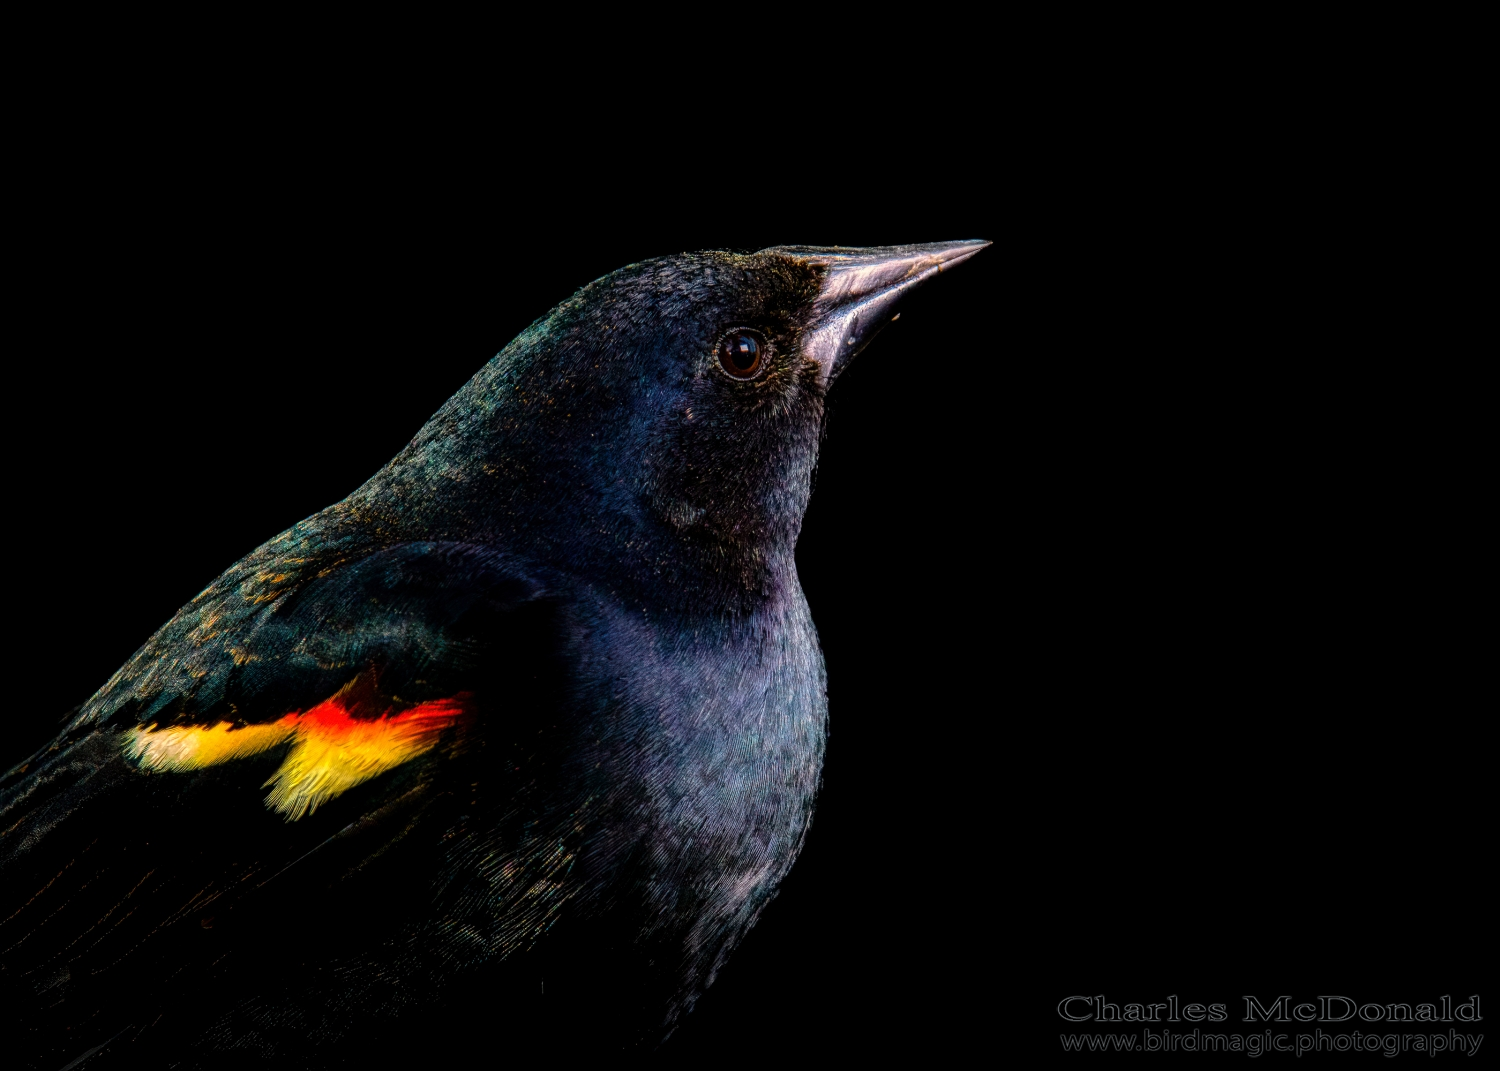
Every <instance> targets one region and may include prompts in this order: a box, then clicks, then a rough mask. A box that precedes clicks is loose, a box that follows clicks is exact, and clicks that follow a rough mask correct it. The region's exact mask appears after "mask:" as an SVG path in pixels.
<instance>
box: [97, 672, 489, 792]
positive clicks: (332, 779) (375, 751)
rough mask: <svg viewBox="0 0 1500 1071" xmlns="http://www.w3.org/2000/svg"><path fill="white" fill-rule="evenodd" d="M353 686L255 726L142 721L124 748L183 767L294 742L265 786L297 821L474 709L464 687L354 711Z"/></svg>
mask: <svg viewBox="0 0 1500 1071" xmlns="http://www.w3.org/2000/svg"><path fill="white" fill-rule="evenodd" d="M357 679H358V678H356V680H357ZM350 683H351V685H352V684H353V683H354V682H350ZM349 691H350V688H349V687H348V686H346V687H345V688H342V689H340V690H339V691H338V692H336V693H335V694H334V695H332V696H330V697H329V698H328V699H325V700H324V701H323V702H321V703H319V704H318V705H316V706H314V707H312V708H311V709H309V710H305V711H300V712H294V713H291V714H287V715H286V716H285V717H283V718H281V719H279V720H277V721H273V722H267V723H262V724H258V725H241V726H235V725H233V724H231V723H229V722H227V721H221V722H218V723H217V724H213V725H174V726H167V727H164V728H163V727H158V726H156V725H149V726H140V727H138V728H136V729H133V730H131V731H130V732H129V733H127V734H126V735H125V750H126V754H127V755H128V756H129V757H130V758H132V759H134V760H135V761H136V762H137V763H138V764H139V765H140V766H141V768H142V769H145V770H162V771H166V770H176V771H185V770H197V769H202V768H204V767H207V766H214V765H217V764H219V763H222V762H231V761H233V760H235V759H243V758H248V757H250V756H252V755H258V754H260V753H261V752H264V751H268V750H270V749H271V748H274V747H277V746H279V745H282V744H288V743H289V744H290V745H291V746H290V748H289V749H288V751H287V754H286V757H285V759H284V760H283V761H282V763H281V765H280V766H278V767H277V768H276V772H275V773H273V774H272V775H271V777H270V779H269V780H268V781H266V783H265V785H263V786H262V787H264V788H269V789H270V790H271V792H270V794H269V795H268V796H267V797H266V806H268V807H270V808H271V809H272V810H275V811H277V812H279V813H280V814H283V815H285V816H286V818H287V820H288V821H295V820H296V819H298V818H301V817H302V816H303V815H306V814H309V813H311V812H312V811H314V810H316V809H317V808H318V807H319V806H320V805H321V804H323V803H326V802H327V801H329V800H331V799H333V798H334V797H335V796H337V795H339V794H340V793H342V792H345V791H347V790H348V789H351V788H353V787H354V786H355V785H358V784H361V783H362V782H365V781H368V780H370V778H372V777H376V776H378V775H379V774H382V773H385V772H386V771H387V770H391V769H394V768H395V767H397V766H400V765H401V764H402V763H405V762H410V761H411V760H412V759H415V758H417V757H419V756H421V755H424V754H426V753H427V752H429V751H431V750H432V749H433V748H434V747H436V746H437V743H438V739H439V738H440V737H441V735H442V733H443V731H444V730H445V729H447V728H449V727H450V726H452V725H455V724H456V723H458V722H459V721H461V720H462V719H463V718H464V717H465V716H466V715H467V714H468V713H469V711H470V704H469V698H470V697H469V695H468V694H467V693H462V692H461V693H459V694H457V695H454V696H452V697H450V698H448V699H437V700H432V701H430V702H426V703H421V704H418V705H417V706H413V707H408V708H407V709H405V710H401V711H399V712H397V711H395V710H394V709H391V710H387V711H385V712H383V713H381V714H380V715H379V716H377V717H373V718H371V717H356V716H355V713H354V711H353V710H351V708H350V705H349V704H348V702H347V700H346V698H345V697H346V696H347V694H348V693H349Z"/></svg>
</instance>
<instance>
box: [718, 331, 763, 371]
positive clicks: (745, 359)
mask: <svg viewBox="0 0 1500 1071" xmlns="http://www.w3.org/2000/svg"><path fill="white" fill-rule="evenodd" d="M760 351H761V343H760V340H759V339H758V338H756V337H755V336H754V335H752V334H750V333H749V332H746V331H736V332H733V333H732V334H730V335H728V336H726V337H725V339H724V341H723V343H722V344H721V345H720V347H719V360H720V362H721V363H722V364H723V365H724V370H725V371H726V372H728V373H729V374H730V375H732V376H739V377H746V378H748V377H749V376H753V375H754V374H755V373H756V372H757V371H758V370H759V369H760V358H761V352H760Z"/></svg>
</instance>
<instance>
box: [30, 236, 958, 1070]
mask: <svg viewBox="0 0 1500 1071" xmlns="http://www.w3.org/2000/svg"><path fill="white" fill-rule="evenodd" d="M985 244H986V243H983V242H950V243H942V244H937V245H926V246H899V247H888V248H879V249H812V248H801V247H778V248H775V249H768V250H764V251H762V252H760V253H755V254H751V255H734V254H727V253H700V254H692V255H683V256H678V257H669V258H665V259H661V260H654V261H647V262H645V263H641V264H636V265H632V266H630V267H627V268H624V269H621V270H620V271H617V272H615V273H613V274H611V275H608V276H606V277H605V278H603V279H600V280H599V281H597V282H595V283H593V284H591V285H590V286H587V287H585V288H584V289H583V290H581V291H579V293H578V294H576V295H575V296H574V297H573V298H571V299H569V300H568V301H566V302H564V303H563V304H561V305H559V306H558V307H557V308H556V309H554V310H553V311H552V313H551V314H550V315H549V316H548V317H546V318H545V319H542V320H539V321H537V322H536V323H535V324H534V325H533V326H532V327H530V328H529V329H528V330H526V331H525V332H524V333H523V334H522V335H521V336H520V337H518V338H517V339H516V340H515V341H514V342H512V343H511V344H510V345H509V346H507V347H506V348H505V349H504V350H503V351H502V352H501V353H500V354H499V355H498V356H497V357H496V358H495V359H494V360H492V361H491V362H490V363H489V364H487V365H486V366H485V367H484V368H483V369H482V370H480V372H479V373H478V374H477V375H476V376H475V377H474V378H473V379H472V380H471V381H470V382H469V383H468V384H467V385H465V386H464V387H463V389H461V390H460V391H459V392H458V393H457V394H456V395H454V396H453V398H452V399H450V400H449V401H448V402H447V404H445V405H444V406H443V407H442V409H440V410H439V411H438V413H437V414H436V415H435V416H434V417H433V418H432V420H431V421H429V422H428V424H427V425H426V426H425V427H424V428H423V429H422V431H421V432H420V433H419V434H418V435H417V437H416V438H415V439H414V440H413V441H412V442H411V443H410V444H409V445H408V446H407V447H406V448H405V449H404V450H402V452H401V453H400V454H399V455H398V456H397V457H396V458H395V459H394V460H393V461H391V463H390V464H389V465H387V466H386V467H385V468H384V469H382V470H381V471H380V472H379V473H377V474H376V475H375V476H374V477H373V478H372V479H371V480H370V481H369V482H368V483H366V484H365V485H364V486H363V487H361V488H360V489H359V490H358V491H356V492H355V493H354V494H352V495H350V496H349V497H348V498H347V499H345V500H344V501H342V502H339V503H337V504H335V505H333V506H330V507H329V508H328V509H326V510H324V511H323V512H321V513H318V514H316V515H315V516H313V517H310V518H308V519H307V520H305V521H303V522H302V523H300V524H298V525H296V526H295V527H293V528H291V529H290V530H288V531H287V532H284V533H283V534H281V535H279V536H277V537H276V538H275V539H273V540H271V541H270V542H268V543H266V544H265V545H264V546H262V547H260V548H259V549H257V550H256V551H255V552H254V553H252V554H250V555H249V556H248V557H246V558H245V559H243V560H242V561H240V562H238V563H237V564H235V565H234V566H233V567H231V568H230V569H229V570H228V571H226V572H225V573H224V574H223V575H222V576H221V577H219V579H217V580H216V581H214V583H213V584H211V585H210V586H209V587H208V588H207V589H205V590H204V591H203V592H202V593H201V594H199V595H198V596H197V597H196V598H195V599H193V601H192V602H191V603H189V604H188V605H187V606H185V607H183V608H182V610H181V611H179V612H178V614H177V615H176V616H175V617H174V618H173V619H172V620H171V621H169V622H168V623H167V624H166V625H165V626H163V628H162V629H161V630H160V631H159V632H157V634H156V635H155V636H153V637H152V638H151V639H150V640H149V641H148V642H147V643H146V645H145V646H144V647H142V648H141V649H140V651H139V652H138V653H137V654H136V655H135V656H134V657H133V658H132V659H131V660H130V661H129V662H128V663H127V664H126V665H125V666H124V667H122V668H121V669H120V671H119V672H118V673H116V674H115V676H114V677H113V678H111V679H110V681H109V682H108V683H107V684H106V685H105V686H104V687H103V688H101V689H100V690H99V691H98V692H97V693H96V694H95V695H94V696H93V698H91V699H90V700H89V701H88V702H87V703H86V704H85V705H84V706H83V707H82V708H81V709H80V710H79V712H78V713H77V715H76V717H74V718H73V719H72V721H71V723H70V725H69V727H68V728H67V729H66V731H65V732H63V733H62V735H61V736H59V737H58V739H57V740H56V741H55V742H54V743H53V744H51V745H50V746H49V747H47V748H46V749H44V750H42V751H41V752H39V753H38V754H36V755H35V756H33V757H32V758H31V759H30V760H29V761H27V762H25V763H23V764H22V765H20V766H19V767H17V768H15V769H13V770H11V771H10V772H8V773H7V774H6V775H5V778H4V780H3V783H0V878H3V885H0V984H3V986H4V993H3V1005H0V1006H3V1007H4V1009H5V1011H4V1015H5V1017H6V1019H7V1020H9V1021H10V1025H9V1026H7V1028H6V1030H5V1046H6V1051H7V1053H8V1057H9V1058H14V1059H18V1060H20V1062H22V1063H25V1064H28V1065H29V1066H37V1067H58V1066H62V1065H63V1064H65V1063H67V1062H69V1061H71V1060H77V1059H78V1058H79V1057H81V1056H84V1055H86V1054H89V1053H93V1056H91V1057H90V1060H91V1066H103V1065H104V1064H106V1063H108V1062H109V1061H110V1060H114V1061H116V1062H122V1061H128V1062H129V1063H130V1064H131V1065H132V1066H147V1065H157V1064H159V1065H162V1066H168V1065H172V1066H198V1065H201V1066H209V1067H223V1066H226V1065H228V1064H234V1063H247V1064H256V1063H273V1064H275V1065H277V1066H326V1065H329V1064H333V1063H339V1062H345V1061H351V1060H354V1059H357V1058H366V1059H368V1058H371V1057H374V1056H377V1055H378V1056H381V1057H385V1058H391V1057H393V1056H394V1055H398V1054H400V1053H402V1052H403V1051H408V1050H407V1049H406V1048H404V1047H413V1046H414V1047H415V1048H412V1049H411V1050H410V1051H413V1052H416V1051H420V1052H421V1053H422V1054H424V1055H426V1056H431V1055H433V1054H434V1053H438V1052H440V1051H441V1050H443V1049H444V1048H445V1047H457V1046H459V1045H463V1046H465V1047H471V1046H472V1045H474V1044H475V1043H489V1044H492V1045H493V1047H494V1050H495V1053H496V1056H497V1058H502V1057H513V1056H519V1055H523V1054H524V1052H525V1051H526V1050H528V1049H535V1050H540V1051H541V1052H544V1053H552V1052H561V1051H567V1052H569V1053H577V1052H578V1051H580V1050H581V1049H588V1048H596V1047H615V1048H618V1047H620V1046H629V1045H638V1044H648V1045H650V1044H655V1043H656V1042H658V1041H659V1040H660V1039H661V1038H663V1037H664V1036H666V1035H667V1034H669V1033H670V1031H671V1029H672V1028H673V1026H674V1024H675V1023H676V1022H677V1021H678V1019H679V1017H680V1016H681V1015H682V1014H683V1013H684V1012H686V1011H687V1010H688V1009H690V1008H691V1007H692V1005H693V1002H694V1001H695V1000H696V999H697V997H698V996H699V994H700V993H701V992H702V991H703V989H704V987H706V986H707V985H708V984H709V983H710V982H711V981H712V980H713V977H714V975H715V973H716V972H717V971H718V970H719V968H720V967H721V966H722V965H723V963H724V962H725V959H726V957H727V956H728V955H729V953H730V951H731V950H732V949H733V948H734V946H735V944H736V943H737V942H738V941H739V940H740V938H741V937H742V936H743V935H744V933H745V931H746V930H747V929H748V928H749V926H750V925H751V924H752V923H753V922H754V920H755V917H756V915H757V913H758V912H759V911H760V910H761V908H762V907H763V906H764V905H765V904H766V902H767V900H768V899H769V898H770V897H771V896H772V895H773V894H774V892H775V889H776V887H777V884H778V882H779V881H780V880H781V878H782V877H783V876H784V875H785V874H786V872H787V869H788V868H789V867H790V866H791V864H792V861H793V860H794V859H795V858H796V856H797V852H798V849H799V847H800V845H801V843H802V839H803V836H804V835H805V833H806V830H807V825H808V821H809V818H810V815H811V812H812V806H813V799H814V795H815V793H816V789H817V785H818V778H819V771H820V768H821V764H822V756H823V741H824V732H825V718H826V709H827V705H826V700H825V696H824V672H823V660H822V656H821V654H820V652H819V649H818V641H817V636H816V634H815V632H814V629H813V624H812V620H811V618H810V616H809V614H808V609H807V603H806V601H805V599H804V598H803V595H802V589H801V587H800V585H799V583H798V579H797V573H796V568H795V565H794V561H793V550H794V547H795V543H796V539H797V534H798V531H799V528H800V526H801V523H802V516H803V511H804V509H805V507H806V505H807V500H808V494H809V488H810V482H811V478H812V471H813V466H814V464H815V462H816V459H817V448H818V438H819V434H820V430H821V425H822V418H823V412H824V406H823V403H824V397H825V393H826V391H827V390H828V387H829V386H830V384H831V383H832V382H833V380H834V378H835V377H836V376H837V375H838V374H839V372H840V370H841V369H842V368H843V367H844V366H845V363H846V362H847V361H848V359H849V358H850V357H851V356H852V355H853V354H855V353H856V352H858V351H859V350H860V349H861V348H862V347H863V345H864V344H865V343H867V342H868V341H869V339H870V338H871V337H872V336H873V335H874V334H875V332H876V331H878V330H879V329H880V327H881V326H883V325H884V324H885V323H887V322H888V321H889V320H890V319H891V318H892V317H893V316H894V315H896V307H897V304H898V302H899V300H900V298H901V297H902V296H903V295H904V294H906V293H908V292H909V291H910V290H911V289H912V288H913V287H915V286H917V285H918V284H920V283H921V282H923V281H924V280H926V279H928V278H930V277H932V276H934V275H936V274H938V273H939V272H940V271H942V270H943V269H944V268H946V267H951V266H953V265H954V264H956V263H958V262H960V261H962V260H964V259H966V258H968V257H970V256H972V255H973V254H974V253H976V252H978V251H979V250H980V249H981V248H983V247H984V245H985Z"/></svg>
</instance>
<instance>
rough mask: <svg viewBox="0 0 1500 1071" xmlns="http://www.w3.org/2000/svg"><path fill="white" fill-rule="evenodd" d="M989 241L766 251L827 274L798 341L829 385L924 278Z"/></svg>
mask: <svg viewBox="0 0 1500 1071" xmlns="http://www.w3.org/2000/svg"><path fill="white" fill-rule="evenodd" d="M989 244H990V243H989V242H984V241H968V242H933V243H930V244H928V245H882V246H869V247H866V248H863V249H854V248H844V247H839V246H832V247H829V248H823V249H819V248H814V247H811V246H800V245H782V246H776V247H774V248H772V249H767V250H764V252H767V253H782V254H785V255H788V256H793V257H797V258H799V259H803V260H806V261H807V262H808V263H810V264H816V265H818V266H820V267H823V268H825V269H827V274H826V275H825V276H824V279H823V288H822V292H821V293H819V295H818V301H817V305H816V307H815V309H816V311H815V313H814V321H813V324H812V326H811V327H810V328H809V329H808V330H807V331H806V332H804V334H803V336H802V352H803V355H804V356H807V357H811V358H813V359H814V360H815V361H817V362H818V364H819V365H821V366H822V368H823V377H824V382H825V383H832V382H833V378H834V376H836V375H838V374H839V373H840V372H841V371H843V370H844V368H845V367H846V366H847V365H848V363H849V358H851V357H853V356H854V355H855V354H856V353H858V352H859V351H860V350H862V349H864V348H865V346H866V344H867V343H869V341H870V339H872V338H874V337H875V334H876V332H878V331H879V330H880V329H881V328H882V327H884V326H885V325H886V324H888V323H889V322H890V321H891V320H892V319H893V318H894V317H896V316H898V315H900V312H899V310H898V308H897V305H898V304H899V302H900V301H901V299H902V298H903V297H905V296H906V295H907V294H909V293H911V292H912V291H913V290H915V289H916V288H917V287H919V286H921V285H922V284H923V283H924V282H926V281H927V280H928V279H931V278H932V277H933V276H935V275H937V274H938V273H940V272H942V271H945V270H947V269H949V268H951V267H953V266H954V265H955V264H961V263H963V262H964V261H966V260H968V259H969V258H970V257H972V256H973V255H974V254H975V253H977V252H979V251H980V250H981V249H983V248H984V247H985V246H987V245H989Z"/></svg>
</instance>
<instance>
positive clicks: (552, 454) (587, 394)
mask: <svg viewBox="0 0 1500 1071" xmlns="http://www.w3.org/2000/svg"><path fill="white" fill-rule="evenodd" d="M987 244H988V243H987V242H981V241H970V242H944V243H937V244H932V245H909V246H887V247H879V248H865V249H850V248H812V247H802V246H779V247H775V248H771V249H764V250H761V251H760V252H757V253H750V254H737V253H723V252H705V253H689V254H683V255H680V256H673V257H663V258H660V259H656V260H650V261H645V262H642V263H639V264H632V265H629V266H627V267H624V268H621V269H620V270H619V271H616V272H612V273H611V274H609V275H606V276H604V277H603V278H601V279H599V280H597V281H595V282H593V283H591V284H590V285H588V286H586V287H584V288H583V289H582V290H580V291H579V292H578V293H577V294H575V295H574V296H573V297H572V298H570V299H568V300H567V301H565V302H563V303H562V304H561V305H559V306H558V307H557V308H555V309H554V310H553V311H552V312H551V313H550V314H549V315H548V316H546V317H544V318H543V319H541V320H538V321H537V322H536V323H534V324H533V325H532V326H531V327H530V328H528V329H527V330H526V331H524V332H523V333H522V334H521V335H520V336H519V337H517V338H516V339H515V340H514V341H513V342H512V343H511V344H510V345H509V346H507V347H506V348H505V349H504V350H503V351H501V353H500V354H499V355H498V356H496V357H495V359H494V360H492V361H491V362H490V363H489V364H488V365H487V366H486V367H485V368H483V369H482V370H481V371H480V372H479V373H478V374H477V375H476V376H475V377H474V378H473V379H472V380H471V381H470V382H469V383H468V384H467V385H466V386H465V387H464V388H463V389H462V390H460V391H459V392H458V394H456V395H455V396H454V397H453V398H452V399H450V401H449V402H448V403H447V404H446V405H445V406H444V407H443V409H442V410H440V411H439V412H438V414H437V415H436V416H434V417H433V419H432V421H430V422H429V424H428V425H427V426H426V427H425V428H424V429H423V430H422V432H421V433H420V434H419V435H418V436H417V438H416V439H415V440H414V441H413V442H412V444H411V445H410V446H409V447H408V448H407V449H406V450H405V451H403V453H402V455H400V456H399V457H398V458H397V459H396V460H395V461H393V462H392V464H391V466H390V467H388V469H387V470H386V471H385V472H383V473H382V474H381V475H379V476H377V477H376V478H375V480H372V481H371V483H370V484H368V485H366V487H365V488H363V489H361V492H359V494H360V495H362V496H364V497H365V499H366V500H367V501H368V503H369V505H370V506H372V507H377V506H378V504H379V503H380V502H381V501H387V502H391V501H400V502H402V503H405V504H407V507H408V508H405V509H403V510H402V511H401V515H402V517H403V518H404V522H405V523H406V524H408V525H409V524H410V523H411V522H412V520H413V519H414V518H420V521H419V523H420V525H422V526H423V531H422V532H420V533H417V532H409V533H406V534H407V535H408V537H409V536H413V535H420V536H426V537H429V538H430V537H432V536H434V535H438V534H439V533H442V534H444V535H445V536H447V537H455V536H456V537H459V538H464V539H476V538H477V539H483V540H485V541H489V542H498V543H500V544H503V545H506V546H508V547H510V548H512V549H514V550H516V551H517V552H519V553H523V554H526V555H528V556H533V557H537V558H541V559H543V560H547V561H550V562H552V563H553V564H557V565H560V566H565V567H567V568H568V569H569V570H570V571H573V572H576V573H582V574H585V575H588V574H593V575H598V576H607V577H608V579H609V580H610V582H611V583H612V584H613V583H618V582H621V581H622V578H631V579H632V580H633V581H634V582H635V583H636V584H638V585H643V586H644V587H646V588H649V589H651V591H652V592H654V593H655V594H656V595H657V596H658V597H670V596H668V595H666V593H670V592H672V591H674V590H678V591H693V592H695V593H698V595H699V596H700V597H701V593H702V592H704V591H705V590H709V589H711V590H715V591H717V592H719V593H720V595H721V596H723V597H725V598H729V599H731V600H732V601H735V600H737V601H739V602H741V603H743V602H744V600H745V598H746V597H750V598H754V597H756V596H763V595H768V594H771V593H773V591H774V590H776V589H778V588H779V587H781V586H783V585H784V584H785V583H786V582H787V581H788V579H789V578H790V579H792V580H793V581H794V578H795V570H794V566H793V564H792V563H793V557H792V556H793V552H794V549H795V545H796V540H797V534H798V532H799V530H800V528H801V524H802V516H803V513H804V512H805V510H806V507H807V501H808V497H809V494H810V490H811V480H812V472H813V468H814V466H815V464H816V461H817V452H818V441H819V434H820V430H821V426H822V420H823V413H824V399H825V397H826V396H827V393H828V389H829V387H830V386H831V385H832V383H833V382H834V380H835V379H836V378H837V377H838V375H839V374H840V373H841V372H842V371H843V370H844V369H845V368H846V367H847V366H848V363H849V360H850V359H851V358H852V357H853V356H854V355H855V354H856V353H858V352H859V351H860V350H861V349H863V348H864V347H865V346H866V345H867V344H868V343H869V342H870V340H871V339H872V338H873V337H874V336H875V334H876V333H877V332H878V331H879V330H880V328H881V327H883V326H884V325H885V324H886V323H888V322H889V321H890V320H891V319H892V318H893V317H894V316H895V315H897V314H898V309H899V304H900V301H901V299H902V298H903V297H904V296H905V295H906V294H908V293H910V292H911V291H912V290H913V289H914V288H916V287H917V286H919V285H921V284H922V283H923V282H925V281H926V280H928V279H930V278H932V277H934V276H936V275H937V274H939V273H940V272H941V271H943V270H945V269H946V268H950V267H952V266H954V265H956V264H958V263H960V262H961V261H963V260H966V259H968V258H969V257H971V256H973V255H974V254H975V253H977V252H978V251H979V250H980V249H982V248H984V246H985V245H987ZM413 505H414V506H415V507H416V508H415V509H412V508H410V507H411V506H413ZM393 515H394V514H393ZM674 582H675V584H674ZM705 583H707V584H708V585H709V587H708V589H706V588H705Z"/></svg>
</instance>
